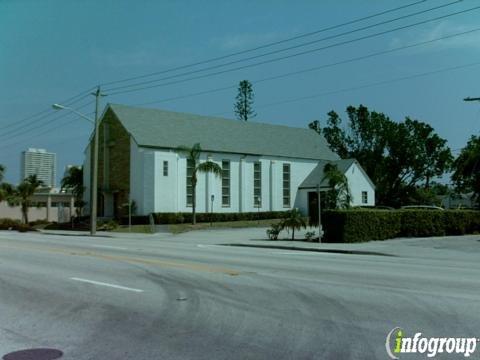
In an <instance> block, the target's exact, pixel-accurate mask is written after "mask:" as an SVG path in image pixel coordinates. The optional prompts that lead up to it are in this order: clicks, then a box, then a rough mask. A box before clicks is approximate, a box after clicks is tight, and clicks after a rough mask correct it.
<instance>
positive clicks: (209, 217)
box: [122, 211, 287, 224]
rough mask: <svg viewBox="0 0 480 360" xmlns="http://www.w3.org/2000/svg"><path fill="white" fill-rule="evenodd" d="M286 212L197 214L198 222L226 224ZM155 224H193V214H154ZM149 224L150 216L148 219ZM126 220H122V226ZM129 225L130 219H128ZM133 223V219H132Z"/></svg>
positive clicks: (278, 216)
mask: <svg viewBox="0 0 480 360" xmlns="http://www.w3.org/2000/svg"><path fill="white" fill-rule="evenodd" d="M286 213H287V212H286V211H262V212H245V213H197V214H196V215H197V222H199V223H202V222H210V221H213V222H225V221H246V220H270V219H281V218H283V217H285V214H286ZM153 217H154V219H155V224H182V223H191V222H192V213H154V214H153ZM146 220H147V222H146V224H148V216H147V217H146ZM124 221H125V219H124V218H122V224H123V223H124ZM126 221H127V223H128V218H127V219H126ZM132 222H133V218H132Z"/></svg>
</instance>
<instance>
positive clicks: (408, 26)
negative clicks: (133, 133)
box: [110, 6, 480, 95]
mask: <svg viewBox="0 0 480 360" xmlns="http://www.w3.org/2000/svg"><path fill="white" fill-rule="evenodd" d="M478 9H480V6H476V7H473V8H470V9H467V10H462V11H458V12H455V13H450V14H447V15H443V16H439V17H436V18H432V19H428V20H423V21H420V22H417V23H413V24H409V25H404V26H400V27H397V28H394V29H390V30H385V31H382V32H379V33H375V34H370V35H366V36H362V37H359V38H355V39H351V40H347V41H343V42H339V43H335V44H331V45H328V46H323V47H320V48H316V49H311V50H306V51H302V52H299V53H295V54H291V55H286V56H282V57H278V58H274V59H270V60H265V61H261V62H257V63H253V64H248V65H243V66H239V67H236V68H232V69H227V70H222V71H217V72H214V73H209V74H205V75H200V76H195V77H191V78H187V79H181V80H176V81H171V82H167V83H163V84H157V85H150V86H145V87H140V88H136V89H128V90H123V91H121V90H120V91H116V92H112V93H110V95H118V94H124V93H130V92H135V91H141V90H148V89H152V88H157V87H162V86H168V85H173V84H178V83H183V82H187V81H191V80H198V79H203V78H207V77H211V76H215V75H221V74H224V73H228V72H232V71H237V70H242V69H246V68H250V67H254V66H259V65H264V64H269V63H272V62H276V61H280V60H285V59H290V58H293V57H297V56H301V55H305V54H309V53H313V52H317V51H321V50H326V49H330V48H333V47H337V46H341V45H346V44H351V43H354V42H357V41H361V40H365V39H370V38H373V37H377V36H381V35H385V34H388V33H392V32H395V31H398V30H403V29H407V28H411V27H414V26H418V25H423V24H426V23H429V22H433V21H438V20H441V19H445V18H448V17H451V16H455V15H459V14H463V13H466V12H469V11H473V10H478Z"/></svg>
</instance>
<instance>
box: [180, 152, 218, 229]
mask: <svg viewBox="0 0 480 360" xmlns="http://www.w3.org/2000/svg"><path fill="white" fill-rule="evenodd" d="M178 150H180V151H182V152H184V153H185V154H187V164H189V165H188V166H187V176H188V177H190V184H191V186H192V224H193V225H195V224H196V223H197V218H196V214H195V207H196V202H197V201H196V196H195V195H196V187H197V173H198V172H200V173H212V174H214V175H215V176H218V177H221V176H222V168H221V167H220V166H219V165H218V164H215V163H214V162H212V161H210V160H207V161H205V162H202V163H200V162H199V160H200V153H201V152H202V148H201V146H200V144H199V143H196V144H195V145H193V146H192V147H191V148H190V147H187V146H180V147H179V148H178ZM188 172H191V173H188Z"/></svg>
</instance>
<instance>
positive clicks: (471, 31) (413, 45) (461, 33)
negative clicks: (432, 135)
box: [132, 27, 480, 106]
mask: <svg viewBox="0 0 480 360" xmlns="http://www.w3.org/2000/svg"><path fill="white" fill-rule="evenodd" d="M478 31H480V27H478V28H474V29H471V30H468V31H463V32H460V33H454V34H450V35H445V36H441V37H438V38H435V39H431V40H428V41H421V42H417V43H413V44H409V45H404V46H399V47H396V48H392V49H388V50H383V51H378V52H374V53H370V54H367V55H362V56H357V57H354V58H350V59H346V60H342V61H337V62H333V63H329V64H323V65H319V66H315V67H311V68H307V69H303V70H297V71H292V72H287V73H283V74H279V75H274V76H269V77H266V78H262V79H258V80H252V84H259V83H262V82H267V81H272V80H278V79H282V78H286V77H289V76H294V75H299V74H305V73H308V72H312V71H318V70H321V69H326V68H330V67H334V66H338V65H344V64H347V63H352V62H356V61H360V60H365V59H369V58H372V57H376V56H380V55H385V54H390V53H393V52H397V51H400V50H405V49H410V48H414V47H418V46H424V45H428V44H432V43H435V42H438V41H441V40H446V39H451V38H454V37H458V36H463V35H467V34H471V33H474V32H478ZM236 87H237V86H236V85H231V86H225V87H219V88H215V89H210V90H205V91H200V92H196V93H190V94H186V95H180V96H176V97H171V98H165V99H158V100H152V101H148V102H143V103H136V104H132V105H135V106H142V105H151V104H157V103H163V102H169V101H174V100H179V99H185V98H189V97H194V96H200V95H207V94H211V93H216V92H220V91H225V90H231V89H235V88H236Z"/></svg>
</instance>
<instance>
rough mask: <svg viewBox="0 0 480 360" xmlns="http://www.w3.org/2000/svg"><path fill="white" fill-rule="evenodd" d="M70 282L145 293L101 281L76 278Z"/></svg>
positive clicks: (140, 291)
mask: <svg viewBox="0 0 480 360" xmlns="http://www.w3.org/2000/svg"><path fill="white" fill-rule="evenodd" d="M70 280H74V281H80V282H84V283H87V284H93V285H99V286H107V287H111V288H114V289H120V290H127V291H133V292H137V293H142V292H143V290H140V289H134V288H129V287H126V286H121V285H115V284H109V283H104V282H100V281H93V280H88V279H82V278H76V277H72V278H70Z"/></svg>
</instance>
